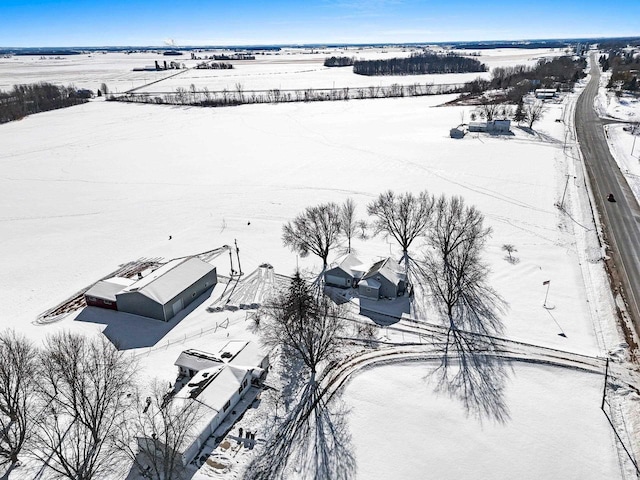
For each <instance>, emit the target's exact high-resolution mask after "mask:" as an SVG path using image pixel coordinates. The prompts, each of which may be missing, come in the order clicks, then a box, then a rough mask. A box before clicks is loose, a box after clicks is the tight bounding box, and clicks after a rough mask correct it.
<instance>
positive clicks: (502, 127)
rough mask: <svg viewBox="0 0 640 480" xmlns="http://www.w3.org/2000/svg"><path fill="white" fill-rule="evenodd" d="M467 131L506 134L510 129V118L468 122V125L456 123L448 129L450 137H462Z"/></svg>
mask: <svg viewBox="0 0 640 480" xmlns="http://www.w3.org/2000/svg"><path fill="white" fill-rule="evenodd" d="M467 131H469V132H485V133H491V134H494V135H500V134H506V133H509V132H510V131H511V120H508V119H501V120H489V121H479V122H469V124H468V125H458V126H457V127H455V128H452V129H451V130H449V136H450V137H451V138H463V137H464V136H465V134H466V133H467Z"/></svg>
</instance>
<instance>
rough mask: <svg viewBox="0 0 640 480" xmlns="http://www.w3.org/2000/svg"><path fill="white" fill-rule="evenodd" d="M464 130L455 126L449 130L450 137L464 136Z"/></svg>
mask: <svg viewBox="0 0 640 480" xmlns="http://www.w3.org/2000/svg"><path fill="white" fill-rule="evenodd" d="M464 134H465V131H464V130H463V129H462V128H460V127H455V128H452V129H451V130H449V136H450V137H451V138H464Z"/></svg>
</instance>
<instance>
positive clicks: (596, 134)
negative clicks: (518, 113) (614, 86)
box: [575, 54, 640, 333]
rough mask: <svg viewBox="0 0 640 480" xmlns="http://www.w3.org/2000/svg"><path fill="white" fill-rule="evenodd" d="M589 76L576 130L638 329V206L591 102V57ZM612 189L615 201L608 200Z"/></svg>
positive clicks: (595, 81)
mask: <svg viewBox="0 0 640 480" xmlns="http://www.w3.org/2000/svg"><path fill="white" fill-rule="evenodd" d="M591 65H592V66H591V72H590V73H591V80H590V81H589V84H588V85H587V86H586V88H585V89H584V91H583V92H582V94H581V95H580V98H579V99H578V104H577V106H576V118H575V122H576V134H577V137H578V142H579V144H580V148H581V150H582V155H583V156H584V161H585V164H586V167H587V172H588V174H589V178H590V181H591V185H592V188H593V190H594V195H595V197H596V203H597V205H598V210H599V211H600V213H601V215H602V216H603V220H604V228H605V232H606V234H607V235H606V238H607V241H608V243H609V246H610V247H611V251H612V257H613V261H614V263H615V265H616V267H617V269H618V271H619V273H620V275H619V276H620V281H621V282H622V287H623V290H624V292H625V294H626V295H625V297H626V298H625V300H626V302H627V306H628V308H629V312H630V315H631V319H632V321H633V324H634V327H635V330H636V333H638V332H640V308H639V305H638V300H639V299H638V298H637V296H638V294H639V292H640V227H639V223H640V207H639V206H638V202H637V201H636V198H635V197H634V195H633V192H632V191H631V188H629V185H628V183H627V181H626V180H625V178H624V176H623V175H622V172H620V169H619V168H618V165H617V164H616V162H615V160H614V159H613V157H612V156H611V153H610V152H609V146H608V145H607V141H606V139H605V137H604V129H603V125H602V122H601V120H600V118H599V117H598V115H597V114H596V112H595V110H594V108H593V103H594V99H595V97H596V95H597V93H598V86H599V85H600V69H599V67H598V66H597V62H596V61H595V56H594V55H593V54H592V57H591ZM609 193H612V194H613V195H614V197H615V199H616V202H615V203H613V202H608V201H607V200H606V198H607V195H608V194H609Z"/></svg>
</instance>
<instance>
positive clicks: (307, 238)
mask: <svg viewBox="0 0 640 480" xmlns="http://www.w3.org/2000/svg"><path fill="white" fill-rule="evenodd" d="M340 231H341V226H340V207H339V206H338V205H337V204H336V203H333V202H330V203H323V204H321V205H318V206H315V207H307V208H306V210H305V211H304V212H302V213H301V214H299V215H298V216H297V217H296V218H294V219H293V220H292V221H291V222H287V223H286V224H285V225H284V226H283V227H282V242H283V243H284V245H285V246H287V247H289V248H290V249H291V250H293V251H294V252H296V253H298V254H300V256H301V257H306V256H307V255H309V253H313V254H314V255H317V256H318V257H320V258H321V259H322V272H321V273H320V276H319V277H318V278H320V277H321V276H322V273H324V271H325V270H326V268H327V258H328V257H329V252H330V251H331V250H332V249H333V248H334V247H336V246H337V244H338V239H339V238H338V237H339V235H340Z"/></svg>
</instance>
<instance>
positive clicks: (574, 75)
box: [465, 56, 587, 103]
mask: <svg viewBox="0 0 640 480" xmlns="http://www.w3.org/2000/svg"><path fill="white" fill-rule="evenodd" d="M585 68H587V62H586V60H584V59H573V58H572V57H568V56H564V57H556V58H552V59H541V60H539V61H538V63H536V64H535V65H534V66H531V67H529V66H526V65H514V66H512V67H497V68H494V69H493V70H492V71H491V79H490V80H485V79H483V78H477V79H475V80H473V81H471V82H468V83H467V84H466V86H465V91H466V92H467V93H471V94H480V93H483V92H485V91H487V90H504V91H505V94H504V96H503V98H502V100H503V101H507V102H511V103H518V102H519V101H520V100H521V99H522V97H523V96H524V95H526V94H527V93H528V92H530V91H532V90H534V89H536V88H556V89H558V90H571V89H572V88H573V85H574V83H575V82H577V81H578V80H579V79H581V78H583V77H584V76H585V75H586V74H585V73H584V69H585Z"/></svg>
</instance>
